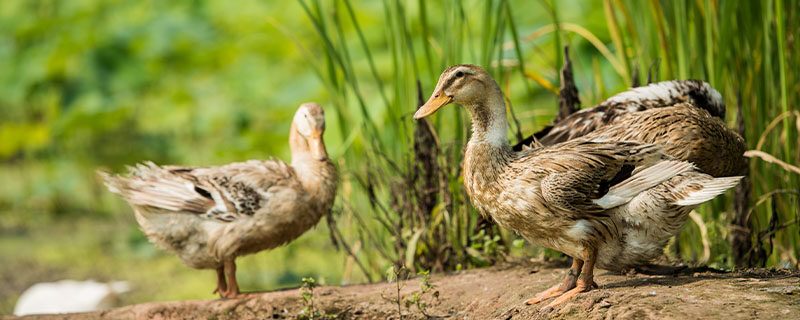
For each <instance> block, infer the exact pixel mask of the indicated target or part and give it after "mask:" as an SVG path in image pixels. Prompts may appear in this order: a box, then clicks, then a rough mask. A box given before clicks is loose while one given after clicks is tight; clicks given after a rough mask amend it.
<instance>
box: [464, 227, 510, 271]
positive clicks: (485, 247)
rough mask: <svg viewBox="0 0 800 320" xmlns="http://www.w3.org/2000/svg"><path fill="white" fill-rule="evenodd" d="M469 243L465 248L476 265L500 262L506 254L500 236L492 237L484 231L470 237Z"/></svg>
mask: <svg viewBox="0 0 800 320" xmlns="http://www.w3.org/2000/svg"><path fill="white" fill-rule="evenodd" d="M470 242H471V243H472V244H471V245H470V247H469V248H467V253H468V254H469V255H470V256H472V258H473V261H475V262H476V263H477V264H478V265H489V264H493V263H495V262H497V261H499V260H502V258H504V254H505V252H507V250H506V247H505V246H504V245H503V241H502V238H501V237H500V235H497V234H495V235H493V236H492V235H490V234H488V233H487V232H486V229H481V231H479V232H478V233H477V234H475V235H473V236H471V237H470Z"/></svg>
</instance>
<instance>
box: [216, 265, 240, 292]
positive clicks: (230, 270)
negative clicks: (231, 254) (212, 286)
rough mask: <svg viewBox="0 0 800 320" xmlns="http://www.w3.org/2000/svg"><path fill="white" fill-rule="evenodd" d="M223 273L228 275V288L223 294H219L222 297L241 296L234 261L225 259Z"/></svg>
mask: <svg viewBox="0 0 800 320" xmlns="http://www.w3.org/2000/svg"><path fill="white" fill-rule="evenodd" d="M224 267H225V274H226V275H227V276H228V290H225V292H224V294H220V295H221V296H222V297H224V298H228V299H233V298H239V297H241V296H242V293H240V292H239V283H238V282H237V281H236V262H235V261H233V260H231V261H225V263H224Z"/></svg>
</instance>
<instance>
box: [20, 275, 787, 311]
mask: <svg viewBox="0 0 800 320" xmlns="http://www.w3.org/2000/svg"><path fill="white" fill-rule="evenodd" d="M564 271H565V268H562V266H545V265H542V264H530V263H526V264H524V265H522V264H507V265H504V266H499V267H493V268H487V269H479V270H468V271H462V272H456V273H450V274H435V275H433V276H432V278H431V283H432V284H434V285H436V286H437V287H436V288H435V289H434V290H436V291H438V292H439V299H438V302H436V299H434V298H433V297H432V295H431V294H426V295H425V297H424V298H423V301H426V302H428V303H431V304H433V305H432V306H430V307H428V308H427V310H426V312H425V313H426V314H428V315H429V316H432V317H434V318H436V317H441V318H448V319H450V318H452V319H545V318H555V319H680V318H684V319H726V320H730V319H770V318H772V319H790V318H794V319H798V318H800V272H797V271H783V270H780V271H771V270H764V269H748V270H744V271H739V272H731V273H723V272H719V271H715V270H708V269H686V270H683V271H682V272H680V273H678V274H677V275H666V276H665V275H643V274H628V275H619V274H612V273H607V272H604V271H602V270H598V272H596V273H597V276H596V277H595V281H596V282H597V283H598V284H600V288H599V289H595V290H592V291H590V292H587V293H582V294H580V295H579V296H578V297H577V298H576V299H574V300H573V301H570V302H567V303H565V304H563V305H561V306H559V307H557V308H556V309H555V310H554V311H552V312H550V313H549V314H545V313H543V312H540V311H539V309H540V308H541V307H542V306H543V304H540V305H537V306H526V305H524V304H523V302H524V301H525V300H526V299H528V298H530V297H532V296H533V295H535V294H536V293H537V292H539V291H542V290H544V289H546V288H548V287H550V286H552V285H554V284H556V283H559V281H560V280H561V278H562V277H563V275H564ZM401 284H402V288H401V291H400V295H401V297H402V298H403V299H406V298H409V297H411V296H412V294H413V292H415V291H418V290H419V289H420V278H419V277H417V278H412V279H409V280H407V281H404V282H401ZM395 285H396V284H395V283H385V282H384V283H377V284H369V285H352V286H345V287H318V288H316V289H315V291H314V305H315V307H316V308H317V310H319V311H320V312H323V313H324V314H327V315H335V316H337V319H399V316H398V312H397V305H396V304H395V303H393V302H389V301H387V300H386V298H388V297H395V296H396V291H395V290H396V287H395ZM305 307H306V304H305V302H304V301H303V299H302V297H301V294H300V291H299V290H298V289H290V290H283V291H274V292H266V293H254V294H251V295H249V296H248V297H246V298H242V299H231V300H222V299H219V300H195V301H177V302H157V303H146V304H140V305H133V306H127V307H122V308H117V309H111V310H105V311H98V312H91V313H82V314H70V315H58V316H33V317H28V318H29V319H49V318H58V319H63V318H66V319H95V318H109V319H220V320H221V319H286V318H288V319H295V318H299V317H300V315H301V312H302V310H303V309H304V308H305ZM401 311H402V314H403V316H402V317H403V318H404V319H424V318H425V316H424V315H423V313H422V312H421V311H420V310H419V309H418V308H417V307H415V306H413V305H412V306H411V307H410V308H406V307H405V305H402V306H401Z"/></svg>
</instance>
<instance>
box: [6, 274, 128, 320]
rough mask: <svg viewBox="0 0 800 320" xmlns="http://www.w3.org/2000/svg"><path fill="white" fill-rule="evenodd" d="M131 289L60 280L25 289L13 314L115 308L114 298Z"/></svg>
mask: <svg viewBox="0 0 800 320" xmlns="http://www.w3.org/2000/svg"><path fill="white" fill-rule="evenodd" d="M130 290H131V287H130V285H129V284H128V282H126V281H112V282H109V283H103V282H97V281H93V280H87V281H76V280H61V281H57V282H43V283H37V284H34V285H33V286H31V287H30V288H28V289H27V290H25V292H23V293H22V295H21V296H20V297H19V300H18V301H17V305H16V307H14V315H17V316H24V315H29V314H53V313H67V312H86V311H94V310H99V309H105V308H110V307H113V302H114V300H115V299H114V298H116V296H117V295H118V294H120V293H125V292H128V291H130Z"/></svg>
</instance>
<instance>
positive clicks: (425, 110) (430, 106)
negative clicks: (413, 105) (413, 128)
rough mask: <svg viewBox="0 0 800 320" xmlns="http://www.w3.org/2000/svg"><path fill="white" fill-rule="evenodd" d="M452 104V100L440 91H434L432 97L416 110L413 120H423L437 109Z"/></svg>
mask: <svg viewBox="0 0 800 320" xmlns="http://www.w3.org/2000/svg"><path fill="white" fill-rule="evenodd" d="M451 102H453V98H450V97H448V96H447V95H446V94H444V92H442V90H436V91H434V93H433V95H432V96H431V97H430V99H428V101H427V102H425V104H424V105H422V107H420V108H419V110H417V113H415V114H414V120H419V119H422V118H425V117H427V116H429V115H432V114H434V113H435V112H436V110H439V108H441V107H444V106H446V105H448V104H450V103H451Z"/></svg>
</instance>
